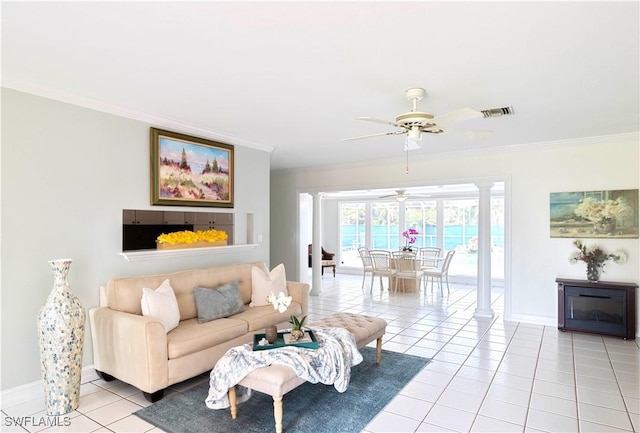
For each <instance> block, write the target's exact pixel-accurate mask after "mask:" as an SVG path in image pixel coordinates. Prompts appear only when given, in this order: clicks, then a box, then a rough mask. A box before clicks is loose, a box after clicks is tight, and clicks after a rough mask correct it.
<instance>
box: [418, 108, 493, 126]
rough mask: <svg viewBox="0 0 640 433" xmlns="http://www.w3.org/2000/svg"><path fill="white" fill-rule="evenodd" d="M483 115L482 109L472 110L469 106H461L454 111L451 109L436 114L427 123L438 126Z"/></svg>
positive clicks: (478, 117)
mask: <svg viewBox="0 0 640 433" xmlns="http://www.w3.org/2000/svg"><path fill="white" fill-rule="evenodd" d="M483 117H484V114H482V111H478V110H474V109H473V108H471V107H465V108H461V109H459V110H456V111H452V112H450V113H447V114H443V115H441V116H436V117H434V118H433V119H431V121H430V122H429V123H434V124H436V125H438V126H443V125H451V124H452V123H458V122H463V121H465V120H471V119H481V118H483Z"/></svg>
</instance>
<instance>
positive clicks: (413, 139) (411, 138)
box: [404, 126, 422, 150]
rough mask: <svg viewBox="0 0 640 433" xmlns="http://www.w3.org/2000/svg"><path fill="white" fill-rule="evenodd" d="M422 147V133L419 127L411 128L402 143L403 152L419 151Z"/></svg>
mask: <svg viewBox="0 0 640 433" xmlns="http://www.w3.org/2000/svg"><path fill="white" fill-rule="evenodd" d="M421 147H422V132H421V131H420V127H419V126H412V127H411V129H410V130H409V132H408V134H407V138H406V141H405V143H404V150H414V149H420V148H421Z"/></svg>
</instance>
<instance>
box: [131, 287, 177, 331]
mask: <svg viewBox="0 0 640 433" xmlns="http://www.w3.org/2000/svg"><path fill="white" fill-rule="evenodd" d="M140 307H141V308H142V315H143V316H149V317H153V318H155V319H158V320H159V321H160V322H161V323H162V325H163V326H164V329H165V331H166V332H169V331H171V330H172V329H173V328H175V327H176V326H178V323H179V322H180V310H179V309H178V300H177V299H176V294H175V293H173V287H171V284H170V283H169V280H168V279H167V280H164V281H163V282H162V284H160V287H158V288H157V289H156V290H153V289H148V288H146V287H144V288H143V289H142V301H141V303H140Z"/></svg>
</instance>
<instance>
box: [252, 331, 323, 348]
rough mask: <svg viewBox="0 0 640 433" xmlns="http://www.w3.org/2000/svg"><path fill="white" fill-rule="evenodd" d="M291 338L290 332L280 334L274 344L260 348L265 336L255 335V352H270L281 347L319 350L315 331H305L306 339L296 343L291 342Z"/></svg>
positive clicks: (303, 338)
mask: <svg viewBox="0 0 640 433" xmlns="http://www.w3.org/2000/svg"><path fill="white" fill-rule="evenodd" d="M290 336H291V332H290V331H286V332H278V339H277V340H276V341H275V343H273V344H269V343H267V344H265V345H264V346H260V344H259V341H260V340H262V339H263V338H265V334H254V335H253V350H268V349H277V348H279V347H286V346H297V347H305V348H307V349H317V348H318V346H319V345H318V340H316V336H315V335H314V334H313V331H311V330H306V331H304V337H302V338H301V339H300V340H298V341H296V342H290V343H287V341H289V337H290Z"/></svg>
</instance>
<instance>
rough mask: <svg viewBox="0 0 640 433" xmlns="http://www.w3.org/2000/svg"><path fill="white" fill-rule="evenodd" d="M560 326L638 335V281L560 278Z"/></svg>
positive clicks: (631, 335)
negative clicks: (615, 281) (596, 281)
mask: <svg viewBox="0 0 640 433" xmlns="http://www.w3.org/2000/svg"><path fill="white" fill-rule="evenodd" d="M556 283H557V284H558V329H559V330H561V331H580V332H589V333H592V334H601V335H611V336H616V337H622V338H624V339H625V340H626V339H635V338H636V289H637V287H638V285H637V284H633V283H614V282H604V281H600V282H598V283H592V282H589V281H586V280H566V279H562V278H557V279H556Z"/></svg>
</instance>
